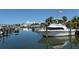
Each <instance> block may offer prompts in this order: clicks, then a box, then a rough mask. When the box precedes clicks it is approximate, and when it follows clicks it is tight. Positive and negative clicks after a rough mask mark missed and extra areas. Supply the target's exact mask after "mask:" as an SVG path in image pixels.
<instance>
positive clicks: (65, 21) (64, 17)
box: [62, 16, 67, 25]
mask: <svg viewBox="0 0 79 59" xmlns="http://www.w3.org/2000/svg"><path fill="white" fill-rule="evenodd" d="M62 19H63V22H64V25H66V23H67V17H66V16H63V17H62Z"/></svg>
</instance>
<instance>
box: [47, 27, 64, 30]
mask: <svg viewBox="0 0 79 59" xmlns="http://www.w3.org/2000/svg"><path fill="white" fill-rule="evenodd" d="M47 29H48V30H64V28H62V27H53V28H52V27H48V28H47Z"/></svg>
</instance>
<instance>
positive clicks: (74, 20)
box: [71, 16, 79, 28]
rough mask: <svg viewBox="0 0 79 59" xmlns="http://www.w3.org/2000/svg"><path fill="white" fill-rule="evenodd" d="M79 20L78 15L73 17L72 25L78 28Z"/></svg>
mask: <svg viewBox="0 0 79 59" xmlns="http://www.w3.org/2000/svg"><path fill="white" fill-rule="evenodd" d="M78 20H79V17H78V16H74V17H73V18H72V20H71V21H72V24H73V25H72V27H74V28H76V27H77V22H78Z"/></svg>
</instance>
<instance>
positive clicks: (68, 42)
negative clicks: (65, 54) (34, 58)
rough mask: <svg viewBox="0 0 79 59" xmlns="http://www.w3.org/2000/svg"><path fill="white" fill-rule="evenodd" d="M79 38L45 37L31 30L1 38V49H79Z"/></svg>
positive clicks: (20, 31) (12, 33)
mask: <svg viewBox="0 0 79 59" xmlns="http://www.w3.org/2000/svg"><path fill="white" fill-rule="evenodd" d="M78 48H79V37H78V36H66V37H43V36H42V35H41V34H39V33H35V32H33V31H32V30H31V29H26V30H19V31H18V32H11V33H9V34H8V35H6V36H0V49H78Z"/></svg>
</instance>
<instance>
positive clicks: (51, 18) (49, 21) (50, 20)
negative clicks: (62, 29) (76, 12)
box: [46, 17, 53, 25]
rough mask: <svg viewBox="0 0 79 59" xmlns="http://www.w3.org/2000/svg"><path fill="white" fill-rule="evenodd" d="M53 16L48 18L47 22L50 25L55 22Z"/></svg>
mask: <svg viewBox="0 0 79 59" xmlns="http://www.w3.org/2000/svg"><path fill="white" fill-rule="evenodd" d="M52 20H53V17H49V18H47V19H46V23H47V24H48V25H50V24H51V23H53V21H52Z"/></svg>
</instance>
